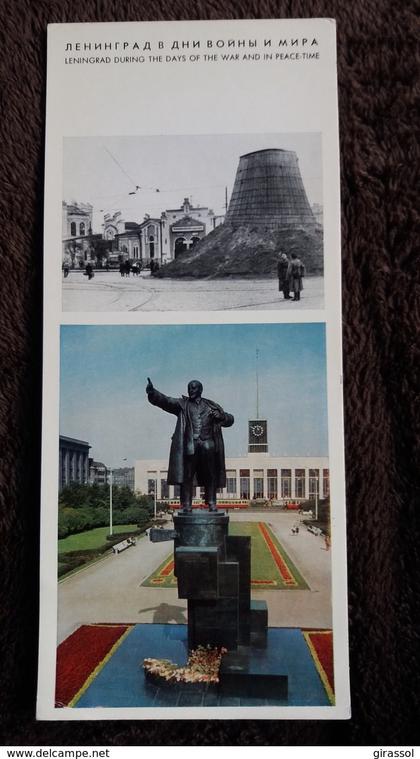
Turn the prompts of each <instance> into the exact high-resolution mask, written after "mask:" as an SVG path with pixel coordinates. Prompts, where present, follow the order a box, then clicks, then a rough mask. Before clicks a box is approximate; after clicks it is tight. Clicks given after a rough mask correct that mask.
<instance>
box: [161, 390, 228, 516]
mask: <svg viewBox="0 0 420 759" xmlns="http://www.w3.org/2000/svg"><path fill="white" fill-rule="evenodd" d="M147 379H148V382H147V386H146V392H147V397H148V399H149V402H150V403H152V404H153V405H154V406H159V408H161V409H163V410H164V411H167V412H168V413H169V414H175V416H177V417H178V421H177V424H176V428H175V432H174V434H173V436H172V444H171V452H170V455H169V467H168V484H169V485H180V487H181V494H180V495H181V507H182V509H183V511H184V512H190V511H192V499H193V487H194V477H195V478H196V480H197V483H198V485H200V486H204V490H205V500H206V503H207V504H208V507H209V511H216V510H217V506H216V493H217V488H223V487H224V486H225V485H226V467H225V451H224V445H223V437H222V430H221V428H222V427H231V426H232V424H233V422H234V419H233V416H232V414H227V413H226V412H225V411H223V409H222V408H221V406H219V405H218V404H217V403H214V401H210V400H208V398H203V397H202V392H203V385H202V384H201V382H199V381H198V380H191V382H189V383H188V396H185V395H183V396H182V397H181V398H169V397H168V396H167V395H164V394H163V393H160V392H159V391H158V390H156V389H155V388H154V387H153V384H152V382H151V381H150V379H149V378H147Z"/></svg>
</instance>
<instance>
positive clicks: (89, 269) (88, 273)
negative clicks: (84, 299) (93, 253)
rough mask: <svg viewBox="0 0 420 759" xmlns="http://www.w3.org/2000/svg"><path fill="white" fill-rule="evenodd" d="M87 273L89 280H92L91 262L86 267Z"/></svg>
mask: <svg viewBox="0 0 420 759" xmlns="http://www.w3.org/2000/svg"><path fill="white" fill-rule="evenodd" d="M85 272H86V275H87V277H88V279H92V277H93V266H92V264H91V263H90V261H88V263H87V264H86V266H85Z"/></svg>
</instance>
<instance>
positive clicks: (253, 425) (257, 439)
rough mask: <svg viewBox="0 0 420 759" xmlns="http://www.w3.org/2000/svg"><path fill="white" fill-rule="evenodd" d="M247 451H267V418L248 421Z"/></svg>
mask: <svg viewBox="0 0 420 759" xmlns="http://www.w3.org/2000/svg"><path fill="white" fill-rule="evenodd" d="M248 453H268V436H267V420H266V419H251V420H250V421H249V422H248Z"/></svg>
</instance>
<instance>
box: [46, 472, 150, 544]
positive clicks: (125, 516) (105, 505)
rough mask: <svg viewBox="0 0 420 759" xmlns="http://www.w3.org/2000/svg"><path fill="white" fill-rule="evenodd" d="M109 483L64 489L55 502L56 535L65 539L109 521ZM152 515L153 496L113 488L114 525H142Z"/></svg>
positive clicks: (71, 486)
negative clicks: (56, 510)
mask: <svg viewBox="0 0 420 759" xmlns="http://www.w3.org/2000/svg"><path fill="white" fill-rule="evenodd" d="M109 497H110V492H109V485H78V484H77V483H72V484H71V485H68V486H67V487H65V488H63V490H62V491H61V493H60V497H59V502H58V537H59V538H65V537H66V536H67V535H73V534H74V533H77V532H83V531H84V530H91V529H93V528H94V527H105V526H106V525H107V524H109ZM152 515H153V499H152V498H151V497H150V496H146V495H137V494H136V493H133V492H132V490H130V488H127V487H119V486H117V485H114V486H113V488H112V517H113V523H114V524H119V525H120V524H130V523H135V522H137V523H138V524H139V525H140V526H142V525H143V524H145V523H146V522H147V521H148V520H149V519H150V517H151V516H152Z"/></svg>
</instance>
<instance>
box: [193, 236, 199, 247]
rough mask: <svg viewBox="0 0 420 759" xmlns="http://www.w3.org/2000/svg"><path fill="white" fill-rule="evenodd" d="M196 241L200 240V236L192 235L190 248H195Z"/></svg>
mask: <svg viewBox="0 0 420 759" xmlns="http://www.w3.org/2000/svg"><path fill="white" fill-rule="evenodd" d="M198 242H200V238H199V237H197V235H193V236H192V237H191V248H195V246H196V245H197V243H198Z"/></svg>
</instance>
